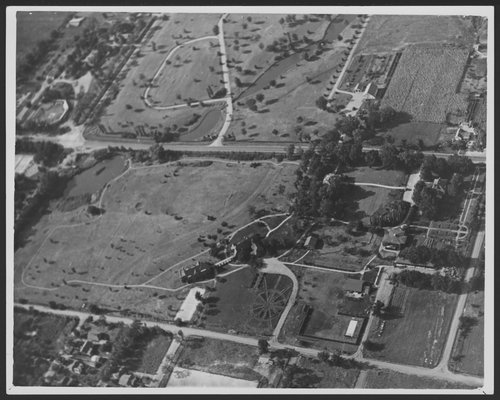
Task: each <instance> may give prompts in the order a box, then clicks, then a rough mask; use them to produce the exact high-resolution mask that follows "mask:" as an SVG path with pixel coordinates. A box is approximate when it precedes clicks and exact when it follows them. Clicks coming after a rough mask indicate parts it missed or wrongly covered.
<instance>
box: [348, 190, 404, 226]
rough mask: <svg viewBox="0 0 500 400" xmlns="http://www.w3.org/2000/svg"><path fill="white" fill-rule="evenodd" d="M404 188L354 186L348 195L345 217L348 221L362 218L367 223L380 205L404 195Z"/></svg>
mask: <svg viewBox="0 0 500 400" xmlns="http://www.w3.org/2000/svg"><path fill="white" fill-rule="evenodd" d="M403 193H404V192H403V190H399V189H386V188H381V187H374V186H353V188H352V190H351V191H350V193H349V195H348V196H346V201H347V207H346V210H345V216H344V217H343V219H345V220H347V221H357V220H362V222H363V223H364V224H365V225H368V224H369V222H370V218H369V217H370V216H371V215H373V213H374V212H375V211H377V210H378V209H379V207H380V206H382V205H384V204H386V203H389V202H390V201H393V200H400V199H402V197H403Z"/></svg>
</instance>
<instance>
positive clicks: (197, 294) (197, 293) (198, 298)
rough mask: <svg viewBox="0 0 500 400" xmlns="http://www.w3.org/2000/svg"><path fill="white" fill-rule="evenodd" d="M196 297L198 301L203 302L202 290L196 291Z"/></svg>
mask: <svg viewBox="0 0 500 400" xmlns="http://www.w3.org/2000/svg"><path fill="white" fill-rule="evenodd" d="M194 298H195V299H196V300H198V301H201V302H203V295H202V294H201V292H196V293H195V294H194Z"/></svg>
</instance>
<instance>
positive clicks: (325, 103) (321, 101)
mask: <svg viewBox="0 0 500 400" xmlns="http://www.w3.org/2000/svg"><path fill="white" fill-rule="evenodd" d="M316 106H317V107H318V108H319V109H320V110H323V111H324V110H326V107H327V106H328V101H327V100H326V99H325V98H324V97H323V96H321V97H319V98H318V99H317V100H316Z"/></svg>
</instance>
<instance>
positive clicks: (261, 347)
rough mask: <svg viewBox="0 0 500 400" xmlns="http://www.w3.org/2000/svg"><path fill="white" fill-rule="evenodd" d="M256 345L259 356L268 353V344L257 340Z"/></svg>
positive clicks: (262, 340)
mask: <svg viewBox="0 0 500 400" xmlns="http://www.w3.org/2000/svg"><path fill="white" fill-rule="evenodd" d="M258 345H259V353H260V354H265V353H267V352H268V351H269V342H268V341H267V340H265V339H259V341H258Z"/></svg>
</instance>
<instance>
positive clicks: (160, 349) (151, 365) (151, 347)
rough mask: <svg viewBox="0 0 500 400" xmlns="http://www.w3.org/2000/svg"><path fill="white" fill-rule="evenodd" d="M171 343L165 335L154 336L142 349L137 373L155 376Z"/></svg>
mask: <svg viewBox="0 0 500 400" xmlns="http://www.w3.org/2000/svg"><path fill="white" fill-rule="evenodd" d="M171 342H172V340H171V339H170V337H169V336H166V335H160V336H156V337H155V338H154V339H153V340H151V341H150V342H149V343H148V345H147V347H146V349H144V353H143V354H142V360H141V365H140V367H139V368H138V371H139V372H144V373H146V374H156V372H157V371H158V368H159V367H160V364H161V362H162V360H163V358H164V357H165V354H166V353H167V350H168V348H169V346H170V343H171Z"/></svg>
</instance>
